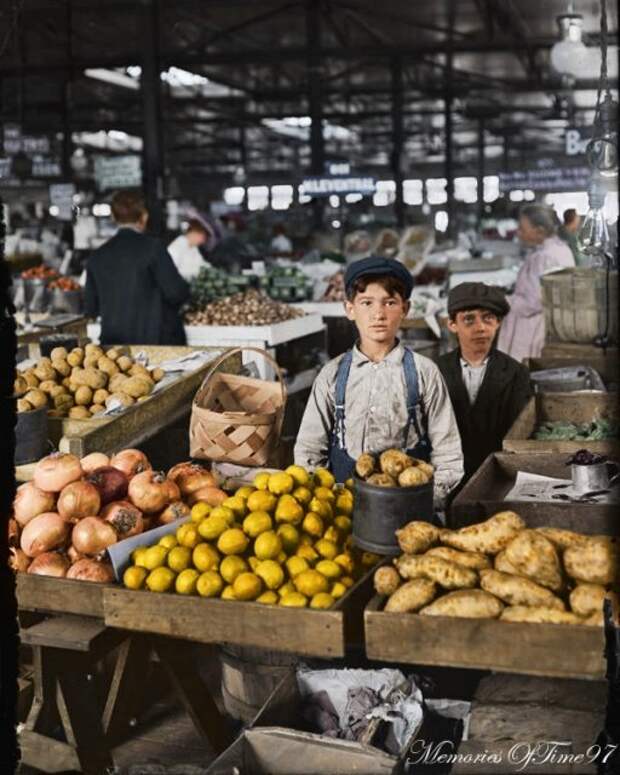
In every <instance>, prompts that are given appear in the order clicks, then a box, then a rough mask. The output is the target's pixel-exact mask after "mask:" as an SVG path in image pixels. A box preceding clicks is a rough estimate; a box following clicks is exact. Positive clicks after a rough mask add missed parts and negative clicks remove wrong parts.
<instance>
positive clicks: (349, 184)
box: [300, 175, 376, 197]
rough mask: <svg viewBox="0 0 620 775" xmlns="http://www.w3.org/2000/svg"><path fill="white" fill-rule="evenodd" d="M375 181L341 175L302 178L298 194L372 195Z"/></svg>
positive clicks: (369, 178)
mask: <svg viewBox="0 0 620 775" xmlns="http://www.w3.org/2000/svg"><path fill="white" fill-rule="evenodd" d="M375 189H376V184H375V179H374V178H371V177H362V176H352V175H343V176H340V175H339V176H337V177H325V178H321V177H312V178H304V181H303V182H302V184H301V191H300V193H301V194H303V195H305V196H314V197H319V196H331V195H332V194H336V195H340V194H374V192H375Z"/></svg>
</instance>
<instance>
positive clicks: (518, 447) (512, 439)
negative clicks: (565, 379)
mask: <svg viewBox="0 0 620 775" xmlns="http://www.w3.org/2000/svg"><path fill="white" fill-rule="evenodd" d="M618 415H619V412H618V397H617V395H616V394H615V393H539V394H538V395H535V396H533V397H532V398H530V400H529V401H528V403H527V405H526V406H525V407H524V409H523V410H522V412H521V414H520V415H519V416H518V417H517V419H516V420H515V421H514V423H513V425H512V427H511V428H510V430H509V431H508V433H507V434H506V437H505V439H504V441H503V444H502V447H503V449H504V450H505V451H506V452H567V453H571V452H576V451H577V450H578V449H584V448H587V449H589V450H590V451H591V452H600V453H601V454H604V455H618V454H620V442H619V441H618V440H617V439H610V440H608V441H542V440H538V439H533V438H532V436H533V434H534V432H535V431H536V430H537V429H538V427H539V426H540V425H542V423H543V422H547V421H548V420H564V421H565V422H572V423H575V424H576V425H577V424H579V423H584V422H591V421H592V420H595V419H599V418H603V417H604V418H607V419H615V420H618Z"/></svg>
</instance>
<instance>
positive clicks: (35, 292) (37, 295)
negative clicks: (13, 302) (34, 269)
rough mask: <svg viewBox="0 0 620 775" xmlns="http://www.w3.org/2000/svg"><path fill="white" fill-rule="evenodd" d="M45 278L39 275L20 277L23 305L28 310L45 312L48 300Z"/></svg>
mask: <svg viewBox="0 0 620 775" xmlns="http://www.w3.org/2000/svg"><path fill="white" fill-rule="evenodd" d="M47 282H48V281H47V280H44V279H43V278H41V277H31V278H22V283H23V288H24V305H25V306H26V307H27V308H28V310H29V311H30V312H45V311H46V309H47V305H48V301H49V291H48V289H47Z"/></svg>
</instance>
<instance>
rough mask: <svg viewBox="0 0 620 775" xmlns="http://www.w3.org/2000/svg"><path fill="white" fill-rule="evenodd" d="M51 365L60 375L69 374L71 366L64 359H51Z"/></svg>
mask: <svg viewBox="0 0 620 775" xmlns="http://www.w3.org/2000/svg"><path fill="white" fill-rule="evenodd" d="M52 366H53V367H54V371H55V372H56V373H57V374H58V375H59V376H60V377H68V376H69V374H71V366H69V364H68V362H67V361H66V360H64V359H63V360H62V361H52Z"/></svg>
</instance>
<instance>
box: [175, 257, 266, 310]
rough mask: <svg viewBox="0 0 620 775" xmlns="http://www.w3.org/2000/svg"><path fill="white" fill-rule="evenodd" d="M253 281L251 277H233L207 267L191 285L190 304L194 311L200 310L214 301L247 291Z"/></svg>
mask: <svg viewBox="0 0 620 775" xmlns="http://www.w3.org/2000/svg"><path fill="white" fill-rule="evenodd" d="M252 279H253V278H252V277H250V276H246V275H231V274H229V273H228V272H225V271H224V270H223V269H216V268H215V267H209V266H205V267H203V268H202V269H201V270H200V273H199V274H198V276H197V277H195V278H194V279H193V280H192V281H191V283H190V293H191V297H190V299H191V301H190V304H191V306H192V308H193V309H196V310H199V309H201V308H202V307H204V306H206V305H207V304H208V303H209V302H210V301H213V300H214V299H220V298H221V297H222V296H230V294H233V293H237V292H242V291H244V290H246V289H247V288H248V286H249V285H250V282H251V281H252Z"/></svg>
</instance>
